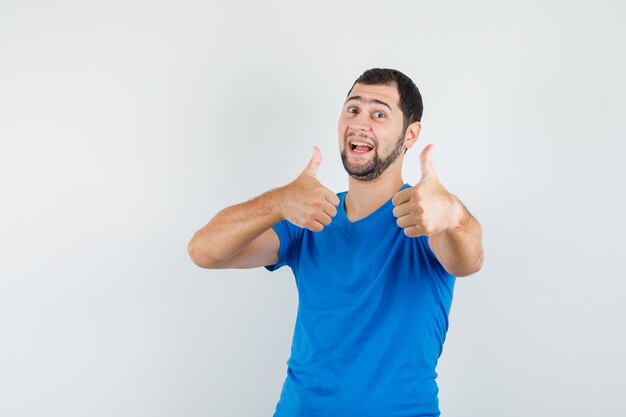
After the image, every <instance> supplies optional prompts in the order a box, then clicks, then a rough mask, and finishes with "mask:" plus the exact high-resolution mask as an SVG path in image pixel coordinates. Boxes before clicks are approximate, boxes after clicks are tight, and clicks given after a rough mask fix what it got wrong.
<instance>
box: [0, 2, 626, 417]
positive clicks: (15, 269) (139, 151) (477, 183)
mask: <svg viewBox="0 0 626 417" xmlns="http://www.w3.org/2000/svg"><path fill="white" fill-rule="evenodd" d="M508 3H509V4H507V2H502V1H484V0H479V1H473V2H462V1H458V2H449V1H432V0H431V1H404V2H401V1H397V2H393V1H389V2H382V1H346V2H339V1H335V2H330V1H316V2H310V4H304V3H303V2H302V3H300V4H298V3H297V2H288V1H286V0H281V1H265V2H247V3H243V2H231V3H228V4H226V3H225V2H219V3H218V2H203V1H191V0H184V1H176V2H174V1H147V0H124V1H120V0H117V1H78V0H76V1H28V0H19V1H18V0H0V191H1V197H0V202H1V205H0V277H1V278H0V415H2V416H11V417H14V416H15V417H17V416H29V417H30V416H33V417H34V416H64V417H69V416H85V415H88V416H128V417H136V416H185V417H186V416H220V417H229V416H237V417H239V416H242V417H243V416H247V417H250V416H271V415H272V413H273V411H274V408H275V405H276V402H277V401H278V398H279V394H280V389H281V386H282V383H283V380H284V378H285V373H286V361H287V359H288V357H289V351H290V344H291V336H292V332H293V325H294V322H295V313H296V309H297V293H296V289H295V284H294V281H293V276H292V274H291V271H290V270H289V269H288V268H282V269H281V270H279V271H278V272H275V273H270V272H268V271H266V270H265V269H255V270H228V271H214V270H203V269H201V268H198V267H196V266H195V265H193V264H192V262H191V261H190V260H189V258H188V255H187V247H186V246H187V242H188V241H189V239H190V238H191V236H192V234H193V233H194V232H195V230H197V229H199V228H200V227H202V226H203V225H204V224H206V222H208V221H209V220H210V218H211V217H212V216H213V215H215V214H216V213H217V212H218V211H219V210H221V209H222V208H224V207H226V206H228V205H232V204H235V203H239V202H242V201H245V200H248V199H250V198H253V197H255V196H257V195H259V194H261V193H262V192H264V191H266V190H268V189H270V188H274V187H278V186H281V185H285V184H286V183H288V182H290V181H291V180H293V179H294V178H295V176H297V175H298V174H299V173H300V171H301V170H302V169H303V168H304V166H305V165H306V163H307V162H308V160H309V159H310V157H311V154H312V147H313V145H318V146H319V147H320V148H321V150H322V155H323V162H322V165H321V167H320V170H319V175H318V178H319V179H320V180H321V181H322V182H323V183H324V184H325V185H326V186H328V187H329V188H331V189H333V190H334V191H336V192H339V191H344V190H345V189H346V187H347V175H346V174H345V171H344V170H343V167H342V165H341V161H340V158H339V153H338V141H337V132H336V123H337V119H338V117H339V111H340V109H341V105H342V102H343V99H344V98H345V95H346V93H347V91H348V89H349V87H350V86H351V85H352V82H353V81H354V80H355V79H356V78H357V77H358V76H359V75H360V74H361V73H362V72H363V71H364V70H365V69H367V68H372V67H388V68H396V69H399V70H400V71H402V72H404V73H405V74H407V75H408V76H410V77H411V78H412V79H413V80H414V81H415V83H416V84H417V85H418V87H419V88H420V90H421V92H422V95H423V97H424V105H425V110H424V116H423V119H422V122H423V129H422V132H421V135H420V138H419V141H418V144H417V146H416V147H415V148H413V149H412V150H411V151H409V153H407V155H406V158H405V167H404V180H405V181H407V182H409V183H411V184H414V183H415V182H417V181H418V180H419V174H420V167H419V152H420V151H421V150H422V149H423V147H424V146H425V145H426V144H428V143H434V144H435V145H436V146H435V149H434V152H433V154H432V156H433V162H434V166H435V169H436V170H437V172H438V174H439V177H440V179H441V180H442V182H443V183H444V185H445V186H446V187H447V188H448V189H449V190H450V191H451V192H452V193H454V194H456V195H457V196H458V197H459V198H461V200H462V201H463V202H464V203H465V204H466V206H467V207H468V208H469V209H470V211H471V212H472V213H473V214H474V216H475V217H476V218H477V219H478V220H479V221H480V223H481V224H482V226H483V231H484V247H485V255H486V260H485V265H484V268H483V269H482V270H481V271H480V272H479V273H477V274H475V275H473V276H471V277H468V278H462V279H458V280H457V285H456V289H455V294H454V302H453V305H452V311H451V315H450V330H449V332H448V338H447V340H446V343H445V346H444V353H443V355H442V357H441V359H440V362H439V366H438V369H437V371H438V373H439V378H438V383H439V387H440V397H439V399H440V407H441V410H442V415H443V416H446V417H472V416H476V417H479V416H480V417H502V416H507V417H517V416H519V417H526V416H557V415H561V416H565V415H567V416H569V417H574V416H581V417H582V416H591V415H595V416H599V415H602V416H618V415H623V414H622V413H623V412H624V409H625V408H626V404H625V402H624V395H623V391H624V387H625V386H626V360H625V359H624V356H623V354H624V351H625V350H626V342H625V335H624V324H625V320H624V319H625V318H626V307H624V302H623V300H624V293H625V292H626V274H625V273H624V247H625V244H624V235H625V233H626V227H625V223H626V222H625V221H624V212H625V209H626V201H625V199H624V191H623V189H624V185H625V183H626V181H625V179H626V170H625V168H624V166H623V159H624V155H625V154H626V145H625V139H626V137H625V136H626V135H625V134H624V127H623V121H624V113H625V112H626V106H625V105H624V97H625V95H626V82H625V81H624V74H626V60H625V56H624V55H625V54H624V39H625V38H626V29H624V25H623V22H624V18H625V17H626V16H625V13H624V7H625V6H623V5H622V3H621V2H618V1H614V2H591V1H588V2H580V1H560V2H550V1H548V2H546V1H530V2H529V1H526V2H508ZM381 417H383V416H381Z"/></svg>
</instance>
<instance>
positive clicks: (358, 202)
mask: <svg viewBox="0 0 626 417" xmlns="http://www.w3.org/2000/svg"><path fill="white" fill-rule="evenodd" d="M401 171H402V165H401V164H398V165H396V164H394V165H392V166H390V167H389V168H387V170H385V172H383V173H382V174H381V175H380V176H379V177H378V178H376V179H374V180H371V181H361V180H358V179H356V178H352V177H348V193H347V194H346V198H345V210H346V215H347V216H348V219H350V221H353V222H354V221H357V220H360V219H362V218H364V217H367V216H369V215H370V214H372V213H373V212H374V211H376V210H377V209H378V208H379V207H380V206H382V205H383V204H385V203H386V202H387V201H388V200H389V199H390V198H392V197H393V196H394V195H395V194H396V193H397V192H398V191H399V190H400V188H402V186H403V185H404V181H403V180H402V175H401Z"/></svg>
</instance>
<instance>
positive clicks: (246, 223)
mask: <svg viewBox="0 0 626 417" xmlns="http://www.w3.org/2000/svg"><path fill="white" fill-rule="evenodd" d="M281 192H282V190H281V189H280V188H278V189H274V190H271V191H268V192H266V193H264V194H262V195H260V196H258V197H256V198H254V199H252V200H250V201H246V202H245V203H241V204H237V205H234V206H230V207H227V208H225V209H224V210H222V211H220V212H219V213H217V214H216V215H215V216H214V217H213V218H212V219H211V221H209V223H208V224H207V225H206V226H204V227H203V228H202V229H200V230H198V231H197V232H196V233H195V234H194V235H193V237H192V239H191V241H190V242H189V246H188V250H189V254H190V256H191V258H192V260H193V261H194V262H195V263H198V264H202V263H207V262H211V261H224V260H228V259H230V258H232V257H233V256H235V255H237V253H239V252H240V251H241V250H242V249H243V248H244V247H246V245H248V244H249V243H250V242H252V241H253V240H254V239H255V238H256V237H257V236H259V235H260V234H261V233H263V232H264V231H266V230H267V229H269V228H270V227H272V226H273V225H275V224H276V223H279V222H280V221H282V220H283V219H284V217H283V215H282V212H281V204H280V198H281V197H280V195H281Z"/></svg>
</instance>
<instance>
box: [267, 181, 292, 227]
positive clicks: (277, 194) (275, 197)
mask: <svg viewBox="0 0 626 417" xmlns="http://www.w3.org/2000/svg"><path fill="white" fill-rule="evenodd" d="M285 190H286V186H283V187H279V188H274V189H273V190H270V191H268V192H267V193H266V197H267V205H268V208H269V209H270V210H271V212H272V213H273V214H274V215H275V216H276V217H277V219H278V222H281V221H283V220H285V219H286V218H287V217H286V216H285V201H286V199H285V194H286V193H285Z"/></svg>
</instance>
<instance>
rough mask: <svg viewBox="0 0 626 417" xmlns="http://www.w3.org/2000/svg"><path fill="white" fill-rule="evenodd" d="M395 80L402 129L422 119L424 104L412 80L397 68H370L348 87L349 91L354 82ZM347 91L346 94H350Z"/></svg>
mask: <svg viewBox="0 0 626 417" xmlns="http://www.w3.org/2000/svg"><path fill="white" fill-rule="evenodd" d="M393 82H395V83H396V86H397V88H398V95H399V96H400V110H402V121H403V127H402V131H403V132H405V131H406V128H407V127H408V126H409V125H410V124H411V123H414V122H419V121H421V120H422V113H423V111H424V104H423V103H422V95H421V94H420V91H419V90H418V88H417V86H416V85H415V83H413V81H412V80H411V79H410V78H409V77H407V76H406V75H404V74H403V73H401V72H400V71H398V70H394V69H389V68H372V69H368V70H367V71H365V72H364V73H363V74H361V76H360V77H359V78H357V80H356V81H355V82H354V84H352V87H350V91H352V89H353V88H354V86H355V85H356V83H359V84H365V85H385V84H391V83H393ZM350 91H348V95H350Z"/></svg>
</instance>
